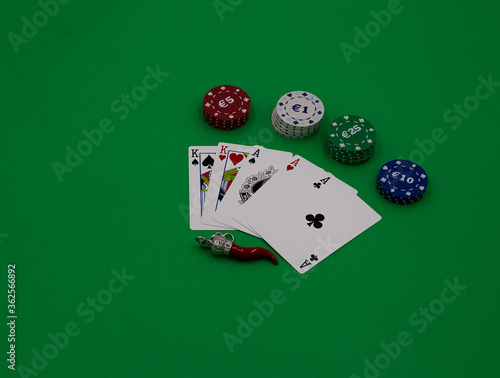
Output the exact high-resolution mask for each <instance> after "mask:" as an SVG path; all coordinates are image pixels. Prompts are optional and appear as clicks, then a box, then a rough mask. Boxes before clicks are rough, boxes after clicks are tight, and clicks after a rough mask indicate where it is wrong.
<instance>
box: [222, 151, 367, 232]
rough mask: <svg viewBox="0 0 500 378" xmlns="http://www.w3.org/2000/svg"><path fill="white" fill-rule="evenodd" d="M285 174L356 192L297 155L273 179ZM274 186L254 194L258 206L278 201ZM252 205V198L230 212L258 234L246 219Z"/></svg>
mask: <svg viewBox="0 0 500 378" xmlns="http://www.w3.org/2000/svg"><path fill="white" fill-rule="evenodd" d="M286 176H298V177H299V178H297V180H302V181H310V180H313V179H314V180H316V181H315V183H316V186H319V187H321V186H323V188H325V187H326V184H327V183H329V185H330V186H334V187H335V188H336V190H338V191H345V192H346V193H351V194H353V195H355V194H357V193H358V191H357V190H356V189H354V188H353V187H351V186H349V185H347V184H346V183H344V182H343V181H341V180H339V179H338V178H336V177H335V176H333V175H332V174H331V173H328V172H326V171H325V170H324V169H322V168H320V167H318V166H316V165H315V164H313V163H311V162H310V161H308V160H307V159H304V158H303V157H301V156H299V155H296V156H294V157H293V158H291V159H290V160H289V162H288V163H287V164H285V166H284V167H283V169H281V170H279V171H278V172H276V173H275V175H274V176H273V181H279V180H281V179H282V178H284V177H286ZM320 180H323V181H320ZM323 182H324V183H323ZM275 187H278V186H277V185H276V183H275V185H272V186H269V185H266V186H265V187H263V188H262V189H261V190H259V192H258V194H257V193H256V194H255V197H258V198H260V201H259V202H260V206H262V207H265V204H266V202H267V201H269V202H274V201H276V200H278V201H280V196H281V193H279V192H278V191H275V190H274V189H273V188H275ZM287 190H288V191H295V190H298V188H295V187H290V188H287ZM313 195H314V194H313ZM252 206H254V201H253V200H252V201H248V204H246V205H245V206H242V207H241V208H239V209H237V210H236V211H234V212H232V214H231V216H232V218H233V219H234V220H235V221H236V222H238V223H240V224H241V227H244V228H247V229H250V230H251V231H252V232H253V233H254V234H258V232H257V231H256V230H255V229H254V228H253V227H252V225H251V224H250V223H249V221H248V216H247V213H248V212H249V209H250V208H251V207H252ZM263 211H264V212H265V211H267V210H265V209H263ZM235 228H238V229H240V227H237V226H235Z"/></svg>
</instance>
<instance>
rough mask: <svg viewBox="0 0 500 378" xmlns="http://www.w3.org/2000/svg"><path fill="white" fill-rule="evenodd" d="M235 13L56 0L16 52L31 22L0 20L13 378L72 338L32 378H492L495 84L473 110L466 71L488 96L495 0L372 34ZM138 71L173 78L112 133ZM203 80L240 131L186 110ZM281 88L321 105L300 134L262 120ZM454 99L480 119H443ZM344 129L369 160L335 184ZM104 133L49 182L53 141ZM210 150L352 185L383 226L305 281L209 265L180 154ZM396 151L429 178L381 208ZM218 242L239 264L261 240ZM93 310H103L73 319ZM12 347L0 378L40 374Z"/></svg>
mask: <svg viewBox="0 0 500 378" xmlns="http://www.w3.org/2000/svg"><path fill="white" fill-rule="evenodd" d="M222 3H225V4H226V5H227V4H228V3H226V2H225V0H222ZM232 4H233V5H231V6H230V5H227V7H228V8H227V11H226V12H225V13H223V14H222V15H219V14H218V12H217V10H216V8H215V6H214V4H213V2H212V1H210V0H206V1H196V2H180V1H176V2H165V1H151V2H146V3H141V4H133V3H131V2H128V3H123V2H118V1H109V2H106V3H103V2H100V1H95V0H91V1H87V2H85V3H81V2H76V1H71V2H69V3H67V4H64V5H60V9H59V10H58V13H57V14H56V15H54V17H51V18H50V19H49V21H48V23H47V25H46V26H43V27H41V28H39V30H38V33H37V34H36V36H34V37H33V38H29V39H27V40H26V41H27V43H23V44H20V45H19V46H18V50H19V51H18V52H17V53H16V52H15V49H14V48H13V45H12V43H11V42H10V41H9V37H8V33H10V32H13V33H16V34H18V35H21V33H22V30H21V28H22V26H23V20H22V18H23V17H26V18H27V19H28V20H32V19H33V16H34V15H35V14H36V12H38V11H40V9H41V8H40V5H38V4H37V3H36V2H31V3H26V2H9V3H8V4H7V3H6V4H4V5H3V7H2V12H1V15H0V25H1V26H0V30H1V33H0V34H1V35H2V42H1V43H0V51H1V59H0V82H1V98H0V100H1V105H0V112H1V113H0V116H1V117H0V119H1V123H0V124H1V138H0V158H1V160H0V161H1V176H0V177H1V185H0V195H1V201H0V214H1V217H0V234H2V235H1V236H0V241H1V244H0V262H1V265H0V282H3V284H2V285H3V288H2V289H1V290H0V291H1V292H2V293H4V294H2V295H4V296H5V299H2V301H1V302H2V303H4V305H3V306H4V307H3V308H2V309H1V311H0V313H1V314H2V315H1V316H2V317H4V321H5V322H7V319H6V315H7V302H6V300H7V298H6V297H7V293H6V289H7V264H9V263H15V264H16V271H17V277H16V306H17V307H16V310H17V315H18V319H17V324H16V351H17V355H16V358H17V359H16V364H17V365H16V367H17V368H18V369H19V368H20V365H24V366H26V367H27V368H33V366H32V359H33V356H34V353H37V352H40V353H42V352H43V350H44V348H45V349H46V351H47V350H48V353H49V355H50V353H51V349H50V348H51V347H50V346H48V347H47V345H48V344H50V343H52V341H51V339H50V335H49V334H50V333H53V334H57V333H60V332H62V331H64V329H65V327H66V326H67V324H70V325H71V324H73V323H70V322H75V323H76V324H77V327H78V329H79V331H80V332H79V334H78V335H77V336H75V337H70V338H69V339H68V341H67V343H66V344H67V345H64V344H62V345H63V346H64V348H63V349H61V350H59V351H58V353H57V356H56V357H55V358H53V359H51V360H48V362H47V364H46V366H45V367H43V368H42V369H41V371H40V372H39V375H38V376H39V377H96V376H97V377H153V376H162V377H235V376H239V377H255V376H266V377H267V376H269V377H271V376H276V377H278V376H289V377H304V376H308V377H309V376H311V377H350V376H351V375H352V374H354V375H355V376H358V377H364V376H365V373H364V369H365V367H366V366H367V365H366V364H367V363H368V364H369V363H374V362H375V361H376V360H377V358H378V360H377V361H378V363H379V364H380V363H381V364H383V365H384V364H385V365H384V366H383V367H384V368H382V369H380V371H379V373H378V374H379V375H380V376H381V377H424V376H425V377H443V376H444V377H496V376H499V375H500V363H499V361H500V360H499V359H498V355H499V351H500V350H499V349H500V348H499V346H498V345H499V344H498V338H499V337H500V331H499V325H500V323H499V307H500V305H499V301H498V298H499V294H500V293H499V291H500V290H499V289H500V284H499V282H498V272H499V269H498V268H499V262H500V258H499V237H498V230H499V220H498V216H497V214H498V210H499V206H498V200H497V196H496V189H497V188H498V186H499V184H500V179H499V174H498V143H499V137H500V128H499V127H498V126H499V125H498V119H499V117H498V109H499V105H500V90H499V89H500V87H498V86H497V87H492V89H491V92H489V97H488V99H483V100H480V101H478V102H477V103H475V102H474V99H471V98H469V99H467V97H468V96H475V91H476V88H477V87H478V85H480V81H479V79H478V78H479V77H480V76H482V77H484V78H485V79H487V78H488V76H489V75H492V79H493V80H494V81H495V82H499V81H500V69H499V65H498V61H499V58H500V52H499V47H498V46H499V45H498V36H499V35H500V33H499V32H500V27H499V23H498V12H499V11H500V6H499V5H498V4H496V3H492V2H488V1H486V0H480V1H470V0H468V1H461V2H458V3H457V2H456V1H443V2H423V1H413V2H412V1H409V0H405V1H402V2H401V3H400V5H399V7H398V8H397V9H398V10H401V11H400V12H399V13H398V14H393V15H392V17H391V20H390V22H388V24H387V25H386V26H385V27H382V28H381V30H380V31H379V33H375V32H376V31H377V30H375V29H374V28H375V27H376V26H374V25H373V23H370V22H371V21H373V20H374V16H373V15H372V14H371V13H370V12H371V11H376V12H378V11H380V10H383V9H387V1H379V0H377V1H374V2H371V3H370V4H368V3H367V2H359V3H353V2H352V1H336V2H327V1H319V2H313V1H297V0H290V1H287V2H251V1H249V0H245V1H236V0H233V1H232ZM38 17H41V18H40V19H39V22H43V21H44V20H43V18H42V17H43V16H40V15H39V16H38ZM366 26H368V27H369V28H370V27H371V28H373V29H370V30H371V33H372V35H373V38H370V41H369V42H366V41H365V43H366V44H367V46H366V47H363V48H360V49H359V51H358V53H354V54H353V55H351V56H350V60H351V62H348V59H346V57H345V56H344V53H343V52H342V50H341V47H340V45H341V43H343V42H345V43H348V44H350V45H354V37H355V34H356V31H355V29H354V28H355V27H359V28H360V29H362V30H365V27H366ZM375 34H376V35H375ZM148 66H149V67H151V68H153V69H155V68H156V67H157V66H159V68H160V70H161V71H163V72H168V73H169V76H168V77H166V78H164V79H163V82H162V83H160V84H159V85H158V87H157V88H156V89H154V90H151V91H149V92H148V93H147V97H146V99H145V100H144V101H142V102H140V103H139V104H138V105H137V106H136V107H135V109H131V110H130V112H129V114H128V115H127V117H124V119H120V116H121V115H122V116H123V115H124V113H118V112H116V111H115V112H113V111H112V110H111V105H112V103H113V102H114V101H115V100H116V99H120V97H121V96H122V94H127V93H128V94H130V92H131V91H132V90H133V89H134V88H135V87H136V86H137V85H141V83H142V80H143V78H144V77H145V75H146V74H147V72H146V67H148ZM220 84H232V85H236V86H239V87H241V88H243V89H245V90H246V91H247V92H248V93H249V95H250V97H251V99H252V111H251V118H250V121H249V122H248V123H247V124H246V125H245V126H244V127H243V128H241V129H238V130H236V131H230V132H226V131H220V130H216V129H213V128H211V127H210V126H208V125H207V124H206V123H205V122H204V121H203V119H202V116H201V102H202V98H203V96H204V94H205V93H206V92H207V91H208V90H209V89H210V88H212V87H214V86H216V85H220ZM292 90H305V91H310V92H312V93H314V94H315V95H317V96H319V97H320V98H321V99H322V101H323V103H324V104H325V108H326V115H325V118H324V120H323V122H322V125H321V126H320V129H319V130H318V131H317V132H316V134H315V135H313V136H311V137H309V138H307V139H304V140H290V139H286V138H284V137H282V136H280V135H278V134H276V133H273V132H271V131H272V128H271V125H270V115H271V112H272V109H273V107H274V106H275V104H276V101H277V100H278V98H279V97H280V96H281V95H283V94H284V93H286V92H288V91H292ZM480 93H481V94H483V95H484V96H485V95H486V94H487V93H488V92H487V91H483V92H480ZM464 100H466V103H467V106H468V107H469V109H470V108H471V107H472V108H474V111H468V112H467V114H464V116H459V117H457V115H456V114H455V115H454V117H457V118H455V119H454V120H453V121H451V120H450V119H445V117H446V116H445V113H446V112H447V111H448V109H453V106H454V104H463V102H464ZM471 104H472V105H471ZM344 114H357V115H362V116H364V117H366V118H367V119H369V120H370V121H371V122H372V123H373V124H374V126H375V127H376V130H377V147H376V151H375V155H374V157H373V158H372V159H371V160H370V161H368V162H367V163H365V164H362V165H359V166H345V165H342V164H340V163H338V162H336V161H334V160H333V159H331V158H330V157H329V156H328V155H327V153H326V151H325V146H324V140H325V135H326V128H327V124H328V122H331V120H333V119H334V118H335V117H337V116H340V115H344ZM448 115H449V116H451V113H450V114H448ZM103 118H109V119H111V120H112V122H113V125H114V126H115V128H114V130H113V131H112V132H111V133H109V134H105V135H104V137H103V141H102V143H101V144H100V145H98V146H96V147H94V148H93V151H92V152H91V153H90V154H89V155H88V156H85V157H83V158H82V161H81V162H80V164H79V165H77V166H76V167H74V168H73V171H72V172H71V173H64V174H63V176H62V182H60V180H58V178H57V176H56V174H55V172H54V169H53V166H52V164H53V162H59V163H62V164H66V163H65V159H66V155H67V151H66V146H70V147H71V148H76V146H77V145H78V143H79V142H80V141H82V140H84V138H85V137H84V136H83V134H82V130H91V129H95V128H97V127H98V126H99V123H100V121H101V119H103ZM459 122H460V127H457V126H458V125H459ZM440 129H442V130H443V131H442V132H441V131H439V130H440ZM433 133H434V134H435V133H438V134H439V133H444V134H445V135H446V138H445V137H443V136H441V138H442V139H441V140H440V142H442V143H434V147H432V143H430V142H427V144H425V146H424V149H425V153H423V152H420V153H419V152H418V151H420V150H422V149H421V148H419V147H418V145H417V144H418V143H419V142H418V141H420V142H422V141H424V140H427V139H430V138H432V135H433ZM443 139H446V140H444V141H443ZM220 141H225V142H231V143H245V144H263V145H264V146H265V147H269V148H273V149H280V150H287V151H291V152H293V153H295V154H300V155H302V156H304V157H306V158H307V159H309V160H311V161H312V162H314V163H315V164H317V165H318V166H320V167H322V168H324V169H326V170H327V171H330V172H332V173H333V174H334V175H335V176H337V177H339V178H340V179H341V180H344V181H346V182H347V183H348V184H350V185H351V186H353V187H355V188H356V189H357V190H358V191H359V195H360V197H361V198H362V199H363V200H365V201H366V202H367V203H368V204H369V205H370V206H372V207H373V208H374V209H375V210H376V211H377V212H378V213H379V214H380V215H381V216H382V218H383V219H382V221H380V222H379V223H378V224H376V225H375V226H374V227H372V228H371V229H369V230H368V231H367V232H365V233H363V234H362V235H361V236H359V237H358V238H356V239H355V240H353V241H352V242H350V243H349V244H348V245H346V246H344V247H343V248H342V249H341V250H339V251H338V252H336V253H335V254H333V255H332V256H330V257H329V258H328V259H326V260H325V261H324V262H322V263H321V264H320V265H318V268H317V269H316V270H314V271H313V272H311V273H309V274H308V275H306V276H299V275H298V274H296V273H294V270H293V269H292V268H291V267H290V266H289V265H288V264H287V263H286V262H285V261H284V260H283V259H282V258H281V257H280V256H278V258H279V265H278V266H277V267H276V266H274V265H272V264H270V263H269V262H268V261H265V260H259V261H255V262H252V263H240V262H238V261H234V260H230V259H224V258H216V257H214V256H212V255H211V254H210V253H209V252H206V251H204V250H202V249H200V248H199V246H198V245H197V244H196V243H195V241H194V238H195V236H197V235H203V236H210V235H211V234H212V232H210V231H191V230H190V229H189V226H188V219H187V218H186V209H187V206H188V203H189V202H188V169H187V168H188V161H187V159H186V158H187V156H186V155H187V148H188V146H196V145H216V144H217V143H218V142H220ZM416 141H417V142H416ZM400 156H401V157H405V158H408V157H410V156H411V157H412V158H413V159H414V160H416V161H417V162H420V163H421V164H422V166H423V167H424V168H425V170H426V171H427V173H428V175H429V179H430V186H429V189H428V193H427V194H426V196H425V197H424V198H423V200H422V201H420V202H419V203H417V204H415V205H411V206H407V207H404V206H398V205H394V204H391V203H389V202H387V201H386V200H384V199H383V198H382V197H381V196H380V195H379V194H378V193H377V191H376V190H375V178H376V175H377V173H378V170H379V168H380V166H381V165H382V164H383V163H385V162H386V161H388V160H392V159H395V158H398V157H400ZM234 235H235V237H236V242H237V244H240V245H243V246H265V245H266V244H265V243H264V242H263V241H261V240H258V239H256V238H253V237H251V236H248V235H246V234H243V233H241V232H235V233H234ZM123 268H125V271H126V274H128V275H131V276H134V277H135V278H134V279H132V280H130V281H129V282H128V284H127V286H126V287H124V288H123V290H122V291H121V292H120V293H117V294H114V295H113V297H112V299H110V298H109V297H103V295H105V294H103V293H105V292H103V291H102V290H103V289H106V288H107V287H108V284H109V283H110V282H111V280H112V278H113V273H112V270H116V271H117V272H121V271H122V269H123ZM455 279H456V280H457V282H458V283H459V284H460V285H465V286H467V288H466V289H465V290H463V291H462V292H461V295H460V296H458V297H456V300H455V301H453V302H452V303H449V304H446V305H445V308H444V309H443V308H439V303H440V302H439V301H436V300H438V299H439V298H441V292H442V290H443V289H444V288H445V287H446V285H445V283H444V281H445V280H449V281H450V282H453V281H454V280H455ZM112 282H114V281H112ZM114 284H115V288H117V287H119V286H120V285H119V284H117V283H116V282H114ZM274 290H278V293H279V292H281V293H282V298H284V301H283V300H282V303H281V304H276V305H275V306H274V309H273V311H272V314H268V315H269V316H264V317H263V320H262V321H261V322H260V323H261V324H257V325H258V326H257V327H254V328H253V333H252V334H251V335H248V334H247V335H244V336H245V338H241V340H240V341H241V343H238V344H235V345H234V346H233V347H232V349H233V351H232V352H231V350H230V349H231V348H230V347H228V345H227V344H226V342H225V341H224V339H223V335H224V334H225V333H226V332H227V333H230V334H232V335H234V336H235V337H237V336H238V325H239V320H238V319H239V317H241V319H244V320H245V321H248V318H249V316H250V317H252V313H253V312H254V311H256V307H255V304H254V301H257V302H265V301H266V300H269V298H270V296H271V293H272V292H273V291H274ZM98 293H100V295H101V299H102V298H105V299H104V300H105V301H108V302H110V303H108V304H107V305H105V306H103V307H102V308H101V309H100V310H101V311H100V312H98V311H97V310H96V311H94V314H93V316H91V315H90V313H92V311H90V313H87V315H85V316H82V314H81V312H82V311H81V310H82V309H83V308H85V309H86V310H88V309H89V308H90V307H88V306H87V305H86V304H85V302H86V301H87V298H88V297H90V298H92V297H96V295H97V294H98ZM448 295H450V294H449V293H448ZM433 301H434V302H433ZM81 303H84V304H83V305H82V306H83V307H81V305H80V304H81ZM430 303H434V306H435V307H434V308H437V309H438V310H439V311H438V312H439V315H438V316H436V317H435V319H433V320H432V321H430V320H428V321H427V320H422V319H425V318H424V317H423V316H422V315H418V311H419V308H420V307H428V306H429V304H430ZM436 306H437V307H436ZM78 309H80V313H79V311H78ZM414 312H417V318H418V319H419V322H420V323H418V324H419V325H418V326H416V325H415V324H413V325H412V322H411V317H412V316H415V315H412V314H413V313H414ZM253 316H254V320H253V321H254V322H255V321H258V320H259V318H258V317H257V316H256V315H255V314H253ZM255 319H256V320H255ZM414 320H415V318H414ZM2 322H3V321H2ZM424 323H427V324H426V328H425V329H424V330H423V331H422V328H423V324H424ZM419 330H420V331H422V332H419ZM8 331H9V329H8V327H7V325H4V326H3V327H2V332H0V333H1V334H2V335H4V336H2V342H1V343H0V345H2V351H1V352H2V355H3V356H4V357H3V358H2V362H1V363H0V371H1V376H6V377H13V376H34V375H29V374H21V373H20V371H19V370H17V371H16V372H12V371H10V370H8V369H7V361H5V356H6V355H7V354H6V352H7V351H8V348H7V344H8V343H7V340H6V338H7V334H8ZM246 331H247V333H250V332H251V331H249V330H246ZM241 332H242V330H241V329H240V336H241ZM401 332H407V333H408V334H409V335H410V337H411V340H412V343H411V345H409V346H404V347H401V350H400V352H399V353H396V352H397V348H395V347H394V345H393V347H394V350H393V353H396V354H394V356H395V358H390V359H389V361H387V360H385V359H384V357H383V356H382V357H380V356H379V355H380V354H381V353H384V351H383V349H382V347H381V346H380V344H381V343H386V344H389V343H391V342H394V341H396V340H397V337H398V335H400V334H401ZM61 337H62V336H61ZM61 340H62V341H64V337H62V339H61ZM4 348H5V349H4ZM47 348H48V349H47ZM52 353H53V350H52ZM377 356H378V357H377ZM365 359H366V360H365ZM367 361H368V362H367ZM388 362H389V363H388ZM42 365H43V363H42ZM387 365H388V366H387ZM37 366H38V367H39V368H40V366H39V365H37ZM367 374H368V375H366V376H370V375H371V376H376V375H377V373H376V372H371V373H370V372H367Z"/></svg>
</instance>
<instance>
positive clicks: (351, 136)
mask: <svg viewBox="0 0 500 378" xmlns="http://www.w3.org/2000/svg"><path fill="white" fill-rule="evenodd" d="M326 150H327V151H328V154H329V155H330V156H331V157H332V158H334V159H335V160H337V161H339V162H341V163H344V164H350V165H354V164H361V163H364V162H365V161H367V160H369V159H370V158H371V157H372V156H373V152H374V151H375V128H374V127H373V125H372V124H371V123H370V122H368V120H366V119H365V118H363V117H358V116H355V115H347V116H342V117H338V118H336V119H335V120H334V121H333V122H332V123H331V124H330V126H328V135H327V138H326Z"/></svg>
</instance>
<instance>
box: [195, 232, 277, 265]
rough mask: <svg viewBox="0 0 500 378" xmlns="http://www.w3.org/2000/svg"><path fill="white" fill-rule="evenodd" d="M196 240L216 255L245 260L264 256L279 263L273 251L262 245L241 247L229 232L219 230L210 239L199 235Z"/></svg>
mask: <svg viewBox="0 0 500 378" xmlns="http://www.w3.org/2000/svg"><path fill="white" fill-rule="evenodd" d="M228 236H229V238H228ZM196 241H197V242H199V243H200V245H201V246H202V248H206V249H210V250H211V251H212V253H213V254H214V255H225V256H229V257H232V258H235V259H238V260H243V261H249V260H255V259H262V258H264V259H268V260H271V261H272V262H273V264H274V265H278V259H277V258H276V256H274V254H273V253H272V252H271V251H269V250H267V249H265V248H262V247H240V246H239V245H237V244H234V236H233V235H231V234H229V233H227V234H222V233H220V232H217V233H216V234H215V235H213V236H212V237H211V238H210V239H207V238H204V237H203V236H197V237H196Z"/></svg>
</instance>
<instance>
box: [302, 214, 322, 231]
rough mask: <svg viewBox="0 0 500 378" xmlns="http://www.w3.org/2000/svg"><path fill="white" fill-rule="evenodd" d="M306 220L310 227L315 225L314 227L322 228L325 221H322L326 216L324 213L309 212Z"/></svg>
mask: <svg viewBox="0 0 500 378" xmlns="http://www.w3.org/2000/svg"><path fill="white" fill-rule="evenodd" d="M306 220H307V225H308V226H309V227H311V226H314V228H321V227H323V223H321V222H322V221H324V220H325V216H324V215H323V214H316V215H312V214H307V215H306Z"/></svg>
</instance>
